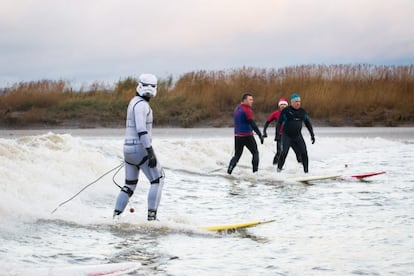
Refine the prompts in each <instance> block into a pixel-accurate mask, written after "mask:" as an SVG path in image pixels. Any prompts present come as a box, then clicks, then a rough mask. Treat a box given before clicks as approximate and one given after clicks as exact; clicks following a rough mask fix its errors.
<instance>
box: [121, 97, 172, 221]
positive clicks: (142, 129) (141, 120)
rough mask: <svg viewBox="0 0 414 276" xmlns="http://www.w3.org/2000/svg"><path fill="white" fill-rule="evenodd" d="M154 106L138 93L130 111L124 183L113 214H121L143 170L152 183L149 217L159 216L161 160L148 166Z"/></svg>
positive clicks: (162, 182)
mask: <svg viewBox="0 0 414 276" xmlns="http://www.w3.org/2000/svg"><path fill="white" fill-rule="evenodd" d="M152 119H153V118H152V109H151V107H150V105H149V103H148V99H147V98H145V97H140V96H138V95H137V96H135V97H134V98H132V99H131V101H130V102H129V105H128V110H127V119H126V130H125V141H124V160H125V186H124V187H123V188H122V189H121V192H120V193H119V195H118V198H117V201H116V204H115V211H114V216H115V215H119V214H120V213H122V212H123V211H124V209H125V207H126V205H127V203H128V200H129V198H130V197H131V196H132V194H133V193H134V190H135V188H136V186H137V183H138V176H139V172H140V170H142V172H143V173H144V175H145V176H146V177H147V179H148V180H149V182H150V183H151V187H150V189H149V192H148V220H153V219H155V218H156V213H157V209H158V205H159V203H160V199H161V191H162V188H163V185H164V179H163V174H162V168H161V165H160V163H159V162H156V165H155V167H152V166H150V165H149V161H148V159H149V158H148V156H149V152H148V150H149V149H151V151H152V145H151V140H152V139H151V133H152Z"/></svg>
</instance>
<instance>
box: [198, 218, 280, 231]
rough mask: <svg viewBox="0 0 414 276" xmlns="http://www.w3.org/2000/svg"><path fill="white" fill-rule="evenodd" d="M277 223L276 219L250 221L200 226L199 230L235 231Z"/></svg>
mask: <svg viewBox="0 0 414 276" xmlns="http://www.w3.org/2000/svg"><path fill="white" fill-rule="evenodd" d="M273 221H275V220H274V219H269V220H262V221H248V222H241V223H234V224H222V225H209V226H199V227H198V228H199V229H202V230H207V231H235V230H237V229H242V228H247V227H252V226H256V225H259V224H265V223H270V222H273Z"/></svg>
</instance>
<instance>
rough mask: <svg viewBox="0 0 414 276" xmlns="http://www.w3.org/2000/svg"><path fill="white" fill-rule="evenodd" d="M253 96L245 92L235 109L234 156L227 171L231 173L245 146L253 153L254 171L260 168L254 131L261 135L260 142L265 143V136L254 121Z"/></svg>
mask: <svg viewBox="0 0 414 276" xmlns="http://www.w3.org/2000/svg"><path fill="white" fill-rule="evenodd" d="M252 105H253V96H252V95H251V94H250V93H245V94H243V97H242V102H241V103H240V104H239V105H238V106H237V107H236V108H235V109H234V114H233V119H234V156H233V157H232V159H231V160H230V164H229V167H228V169H227V173H228V174H231V173H232V171H233V169H234V167H236V165H237V162H239V159H240V157H241V155H242V153H243V148H244V147H247V149H248V150H249V151H250V152H251V153H252V165H253V172H256V171H257V170H258V168H259V151H258V149H257V144H256V140H255V139H254V137H253V131H254V132H256V134H257V135H258V136H259V139H260V143H262V144H263V139H264V138H263V136H262V133H261V132H260V130H259V128H258V127H257V125H256V122H255V121H254V116H253V110H252Z"/></svg>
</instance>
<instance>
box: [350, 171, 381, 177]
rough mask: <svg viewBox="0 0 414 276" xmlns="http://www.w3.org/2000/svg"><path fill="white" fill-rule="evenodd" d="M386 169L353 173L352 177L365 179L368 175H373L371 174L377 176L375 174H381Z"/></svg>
mask: <svg viewBox="0 0 414 276" xmlns="http://www.w3.org/2000/svg"><path fill="white" fill-rule="evenodd" d="M384 173H385V171H381V172H371V173H362V174H354V175H351V177H353V178H356V179H364V178H366V177H371V176H375V175H380V174H384Z"/></svg>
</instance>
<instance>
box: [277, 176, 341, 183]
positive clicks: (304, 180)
mask: <svg viewBox="0 0 414 276" xmlns="http://www.w3.org/2000/svg"><path fill="white" fill-rule="evenodd" d="M340 176H341V175H340V174H331V175H314V176H303V177H295V178H288V179H286V180H285V181H288V182H301V183H305V184H307V183H309V182H311V181H317V180H326V179H337V178H338V177H340Z"/></svg>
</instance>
